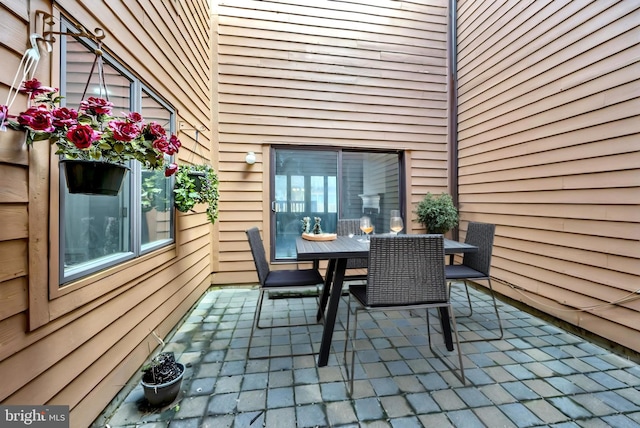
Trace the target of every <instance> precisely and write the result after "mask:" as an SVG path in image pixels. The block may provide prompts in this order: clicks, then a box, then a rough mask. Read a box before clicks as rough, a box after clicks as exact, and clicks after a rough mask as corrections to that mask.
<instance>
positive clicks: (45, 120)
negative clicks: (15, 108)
mask: <svg viewBox="0 0 640 428" xmlns="http://www.w3.org/2000/svg"><path fill="white" fill-rule="evenodd" d="M18 123H19V124H20V125H22V126H27V127H29V128H31V129H33V130H34V131H42V132H53V131H55V130H56V128H54V127H53V117H52V116H51V112H50V111H49V110H48V109H47V107H46V106H44V105H39V106H35V107H29V109H27V111H25V112H22V113H20V116H18Z"/></svg>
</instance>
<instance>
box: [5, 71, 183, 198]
mask: <svg viewBox="0 0 640 428" xmlns="http://www.w3.org/2000/svg"><path fill="white" fill-rule="evenodd" d="M20 90H21V92H25V93H28V94H29V97H30V99H31V100H32V102H33V105H32V106H31V107H29V108H28V109H27V110H26V111H23V112H22V113H20V114H19V115H18V116H11V115H9V113H8V108H7V106H4V105H3V106H0V128H1V127H2V126H4V123H5V122H6V124H7V125H9V127H10V128H12V129H14V130H18V131H26V134H27V145H31V144H33V143H34V142H36V141H43V140H49V142H50V143H52V144H56V146H57V151H56V154H57V155H62V156H63V159H62V160H61V162H63V165H64V167H65V172H66V178H67V185H68V187H69V191H70V192H71V193H89V194H107V195H117V194H118V192H119V190H120V184H121V182H122V179H123V178H124V175H125V173H126V171H127V167H126V165H125V164H126V163H127V162H128V161H131V160H135V161H138V162H140V163H141V164H142V165H143V166H144V167H145V168H146V169H151V170H157V169H162V168H164V170H165V176H170V175H171V174H173V173H174V172H175V171H176V169H177V165H176V164H175V163H169V162H168V161H167V159H169V156H171V155H174V154H175V153H177V152H178V149H179V148H180V146H181V144H180V141H179V140H178V138H177V137H176V136H175V135H171V136H168V135H167V133H166V130H165V129H164V128H163V127H162V126H161V125H160V124H159V123H157V122H149V123H146V122H145V121H144V118H143V117H142V115H140V114H139V113H137V112H130V113H128V114H126V117H114V116H112V115H111V111H112V109H113V103H112V102H110V101H108V100H107V99H104V98H99V97H88V98H87V99H84V100H82V102H81V103H80V106H79V108H78V110H75V109H73V108H68V107H61V106H59V104H60V101H61V100H62V98H63V97H61V96H60V95H58V94H57V91H58V90H57V89H56V88H51V87H47V86H43V85H42V84H41V83H40V82H39V81H38V80H37V79H31V80H28V81H26V82H24V84H23V86H22V87H21V89H20ZM12 118H14V119H15V120H13V119H12ZM111 172H115V174H116V176H115V178H113V179H112V180H111V181H112V182H113V184H114V186H115V188H113V187H107V185H108V184H109V183H108V182H107V183H104V184H102V183H101V182H100V180H101V179H102V177H103V174H109V173H111ZM75 185H78V186H79V187H77V188H76V187H74V186H75Z"/></svg>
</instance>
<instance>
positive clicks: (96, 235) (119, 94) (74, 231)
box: [60, 37, 132, 283]
mask: <svg viewBox="0 0 640 428" xmlns="http://www.w3.org/2000/svg"><path fill="white" fill-rule="evenodd" d="M66 48H67V51H66V74H65V76H64V78H65V85H66V92H65V94H64V96H65V99H64V101H65V103H66V105H67V106H68V107H73V108H76V109H77V108H78V107H79V105H80V101H82V99H83V92H84V89H85V85H86V83H87V79H88V78H89V76H90V74H89V73H90V71H91V67H92V64H93V61H94V58H95V55H94V54H93V52H92V51H90V50H89V49H88V48H87V47H85V46H84V45H82V44H81V43H79V42H78V41H77V40H75V39H73V38H71V37H69V38H67V42H66ZM104 75H105V83H106V86H107V90H108V92H107V94H105V92H104V88H102V89H101V87H100V85H99V84H98V76H97V73H94V74H93V75H91V79H90V84H89V85H88V87H87V91H86V94H85V96H84V97H85V98H87V97H90V96H101V97H103V98H104V97H105V96H107V95H108V98H109V101H111V102H113V103H114V109H113V111H114V112H118V111H128V110H130V108H131V107H130V105H131V98H130V93H131V80H130V79H128V78H127V77H125V76H123V75H122V74H120V72H119V71H118V70H116V69H115V68H113V67H112V66H110V65H109V64H106V63H105V64H104ZM60 174H61V180H62V185H61V208H62V209H61V213H62V215H61V224H60V227H61V233H62V236H64V241H63V242H61V246H62V251H61V253H62V254H63V260H62V264H63V269H62V270H61V274H62V275H63V277H62V278H61V283H63V282H66V281H68V280H70V279H74V278H75V277H77V276H78V275H79V274H81V273H82V274H86V273H88V272H90V271H95V270H98V268H100V267H102V266H104V265H106V264H107V263H112V262H113V260H114V257H116V258H117V257H122V256H125V255H130V254H131V252H132V244H131V223H130V222H131V219H130V215H131V214H130V212H131V210H130V205H129V202H130V194H131V193H130V186H131V175H132V174H131V172H128V173H127V176H126V177H125V181H124V183H123V185H122V189H121V190H120V194H119V195H118V196H98V195H80V194H70V193H69V192H68V190H67V187H66V183H65V182H64V180H65V178H64V170H63V169H62V168H61V170H60Z"/></svg>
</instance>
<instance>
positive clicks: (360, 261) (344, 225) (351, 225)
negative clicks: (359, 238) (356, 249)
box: [336, 218, 369, 269]
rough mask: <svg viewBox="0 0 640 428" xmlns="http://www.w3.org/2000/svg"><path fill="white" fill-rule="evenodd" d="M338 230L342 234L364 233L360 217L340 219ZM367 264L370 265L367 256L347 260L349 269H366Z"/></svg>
mask: <svg viewBox="0 0 640 428" xmlns="http://www.w3.org/2000/svg"><path fill="white" fill-rule="evenodd" d="M336 232H337V234H338V235H341V236H349V235H351V234H353V235H364V233H363V232H362V231H361V230H360V219H359V218H342V219H339V220H338V230H337V231H336ZM367 266H369V260H368V259H367V258H366V257H361V258H357V259H349V260H347V269H365V268H367Z"/></svg>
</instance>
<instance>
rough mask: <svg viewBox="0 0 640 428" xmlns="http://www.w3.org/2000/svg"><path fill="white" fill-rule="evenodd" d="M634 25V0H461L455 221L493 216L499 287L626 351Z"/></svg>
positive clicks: (636, 280) (639, 45)
mask: <svg viewBox="0 0 640 428" xmlns="http://www.w3.org/2000/svg"><path fill="white" fill-rule="evenodd" d="M639 26H640V3H638V2H634V1H573V2H565V1H550V0H541V1H533V2H531V1H528V2H519V1H506V0H501V1H494V2H480V1H472V0H461V1H459V3H458V28H457V34H458V78H459V162H460V166H459V180H460V186H459V189H460V204H461V217H462V220H463V223H462V229H464V228H465V226H464V224H465V223H464V222H466V221H469V220H477V221H486V222H492V223H496V224H497V230H496V234H497V236H496V246H495V251H494V258H493V269H492V274H493V276H495V277H496V278H497V279H498V281H497V282H496V285H497V287H498V291H500V292H501V293H504V294H506V295H508V296H510V297H512V298H514V299H517V300H521V301H523V302H524V303H526V304H528V305H531V306H534V307H536V308H538V309H540V310H542V311H544V312H547V313H550V314H553V315H554V316H556V317H559V318H561V319H564V320H567V321H569V322H570V323H573V324H575V325H576V326H579V327H581V328H584V329H586V330H587V331H590V332H592V333H595V334H597V335H600V336H603V337H606V338H608V339H610V340H612V341H614V342H616V343H619V344H622V345H624V346H625V347H627V348H630V349H633V350H635V351H640V339H639V338H640V334H639V333H640V300H638V299H637V297H639V296H638V294H637V291H638V289H639V288H640V263H638V259H639V258H640V224H639V223H640V144H639V142H640V102H639V101H638V99H639V97H640V60H639V59H640V39H638V34H639V32H640V28H639ZM463 235H464V234H463ZM507 284H515V285H517V286H519V287H521V288H522V289H523V290H516V289H514V288H511V287H510V286H508V285H507ZM633 293H636V294H633ZM629 297H631V298H629ZM616 302H617V303H616Z"/></svg>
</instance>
